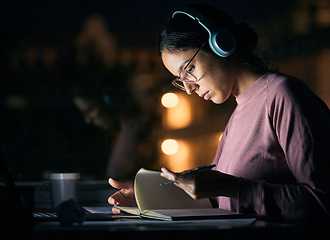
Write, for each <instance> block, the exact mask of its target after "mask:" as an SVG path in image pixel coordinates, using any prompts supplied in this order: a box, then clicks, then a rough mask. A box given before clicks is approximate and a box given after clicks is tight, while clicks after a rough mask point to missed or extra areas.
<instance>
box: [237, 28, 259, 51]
mask: <svg viewBox="0 0 330 240" xmlns="http://www.w3.org/2000/svg"><path fill="white" fill-rule="evenodd" d="M235 30H236V31H235V35H236V40H237V50H238V51H240V52H252V51H253V50H254V49H255V48H256V47H257V43H258V35H257V34H256V32H255V31H254V30H253V29H252V28H251V27H249V25H248V24H247V23H239V24H237V25H236V29H235Z"/></svg>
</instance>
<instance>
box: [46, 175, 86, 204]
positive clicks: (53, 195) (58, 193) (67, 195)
mask: <svg viewBox="0 0 330 240" xmlns="http://www.w3.org/2000/svg"><path fill="white" fill-rule="evenodd" d="M79 177H80V175H79V173H52V174H50V181H49V182H46V183H44V184H50V200H48V201H50V202H51V203H52V207H53V208H54V209H56V208H57V207H58V205H60V203H62V202H64V201H67V200H70V199H73V200H74V201H78V181H79ZM44 184H42V185H40V186H39V195H40V190H41V187H42V186H43V185H44ZM41 197H42V198H43V199H45V198H44V197H43V196H41Z"/></svg>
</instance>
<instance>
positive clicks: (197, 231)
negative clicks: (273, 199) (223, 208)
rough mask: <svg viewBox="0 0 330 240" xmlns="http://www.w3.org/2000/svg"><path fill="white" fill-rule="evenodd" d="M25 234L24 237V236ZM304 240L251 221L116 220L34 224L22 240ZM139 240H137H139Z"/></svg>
mask: <svg viewBox="0 0 330 240" xmlns="http://www.w3.org/2000/svg"><path fill="white" fill-rule="evenodd" d="M26 234H28V235H26ZM27 236H31V239H57V240H59V239H61V240H62V239H72V237H74V239H78V237H84V238H83V239H89V238H91V239H92V240H96V239H103V240H104V239H129V238H131V237H132V239H137V238H138V237H142V238H143V239H146V238H147V239H150V238H153V239H155V238H160V237H162V239H165V238H166V239H171V240H172V239H181V240H187V239H188V238H189V239H202V240H203V239H205V238H210V239H212V238H214V237H215V236H217V237H218V239H226V238H228V239H230V240H232V239H247V237H249V238H251V239H253V240H256V239H263V240H265V239H267V240H268V239H277V240H283V239H304V232H303V231H301V229H300V228H299V227H297V226H292V225H287V224H277V223H269V222H264V221H256V220H254V219H213V220H191V221H170V222H168V221H157V220H146V219H117V220H112V221H89V222H85V223H83V225H82V226H73V227H61V226H60V224H59V223H58V222H38V223H36V225H35V226H34V227H33V228H32V229H30V230H27V232H26V233H25V239H26V237H27ZM123 237H124V238H123ZM142 238H141V239H142Z"/></svg>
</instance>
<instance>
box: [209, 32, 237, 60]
mask: <svg viewBox="0 0 330 240" xmlns="http://www.w3.org/2000/svg"><path fill="white" fill-rule="evenodd" d="M209 45H210V47H211V49H212V51H213V52H214V53H215V54H217V55H218V56H220V57H229V56H230V55H232V54H233V53H234V52H235V50H236V40H235V37H234V36H233V35H232V34H231V33H230V32H229V31H227V30H226V29H221V30H220V31H219V32H211V34H210V37H209Z"/></svg>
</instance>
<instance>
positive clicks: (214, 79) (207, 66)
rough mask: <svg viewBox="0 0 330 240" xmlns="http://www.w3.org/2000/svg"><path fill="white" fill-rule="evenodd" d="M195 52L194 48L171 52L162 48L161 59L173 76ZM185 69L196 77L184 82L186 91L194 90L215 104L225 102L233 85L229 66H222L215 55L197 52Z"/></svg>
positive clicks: (176, 74) (232, 76)
mask: <svg viewBox="0 0 330 240" xmlns="http://www.w3.org/2000/svg"><path fill="white" fill-rule="evenodd" d="M195 52H196V49H191V50H188V51H184V52H173V53H170V52H168V51H167V50H164V51H163V53H162V61H163V64H164V65H165V67H166V68H167V69H168V70H169V71H170V72H171V73H172V74H173V75H174V76H178V75H179V73H180V71H181V70H182V69H183V68H184V67H185V66H186V64H187V63H188V62H189V60H190V59H191V58H192V56H193V55H194V54H195ZM187 70H189V72H191V73H192V74H193V75H194V76H195V77H196V78H197V82H194V83H186V82H184V86H185V88H186V92H187V93H188V94H192V93H194V92H195V93H196V94H198V95H199V96H200V97H202V98H204V99H205V100H211V101H212V102H214V103H216V104H220V103H223V102H225V101H226V100H227V99H228V98H229V96H230V94H231V93H232V91H233V89H234V87H235V79H234V74H233V71H232V70H231V69H230V67H224V66H223V64H222V63H221V62H220V61H219V59H218V58H217V57H216V56H210V55H206V54H205V53H203V52H199V53H198V54H197V55H196V57H195V58H194V59H193V61H192V62H191V63H190V64H189V66H188V68H187Z"/></svg>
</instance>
